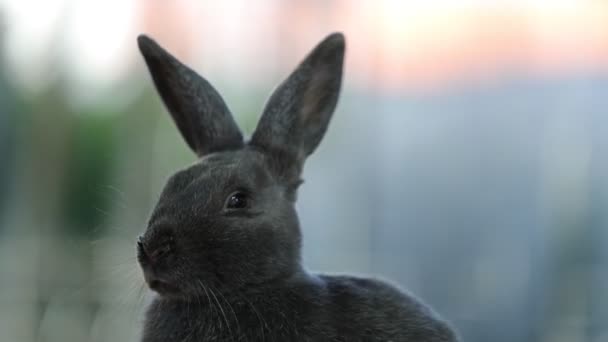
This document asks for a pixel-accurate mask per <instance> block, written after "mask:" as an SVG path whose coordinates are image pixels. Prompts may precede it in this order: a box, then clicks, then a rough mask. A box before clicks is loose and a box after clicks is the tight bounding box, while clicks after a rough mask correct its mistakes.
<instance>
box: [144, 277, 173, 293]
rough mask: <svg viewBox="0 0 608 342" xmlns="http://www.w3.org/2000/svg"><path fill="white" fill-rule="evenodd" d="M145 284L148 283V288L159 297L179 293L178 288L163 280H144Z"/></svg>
mask: <svg viewBox="0 0 608 342" xmlns="http://www.w3.org/2000/svg"><path fill="white" fill-rule="evenodd" d="M146 283H148V287H149V288H150V289H151V290H152V291H155V292H157V293H158V294H161V295H170V294H177V293H179V292H180V291H179V288H178V287H177V286H174V285H172V284H171V283H168V282H166V281H164V280H161V279H157V278H152V279H146Z"/></svg>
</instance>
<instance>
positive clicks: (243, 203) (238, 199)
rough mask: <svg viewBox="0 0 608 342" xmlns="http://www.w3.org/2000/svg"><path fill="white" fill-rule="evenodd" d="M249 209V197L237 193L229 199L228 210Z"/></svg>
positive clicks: (227, 202)
mask: <svg viewBox="0 0 608 342" xmlns="http://www.w3.org/2000/svg"><path fill="white" fill-rule="evenodd" d="M246 207H247V195H246V194H245V193H243V192H240V191H237V192H235V193H233V194H232V195H230V197H228V200H227V201H226V208H228V209H243V208H246Z"/></svg>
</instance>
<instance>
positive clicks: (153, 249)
mask: <svg viewBox="0 0 608 342" xmlns="http://www.w3.org/2000/svg"><path fill="white" fill-rule="evenodd" d="M172 250H173V247H172V239H170V240H167V241H163V242H162V243H160V244H158V245H156V246H150V244H146V243H145V242H144V239H143V237H142V236H140V237H139V238H138V239H137V251H138V253H139V256H140V260H146V261H149V262H150V263H156V262H158V261H159V260H161V259H163V258H165V257H167V256H168V255H169V254H170V253H171V251H172Z"/></svg>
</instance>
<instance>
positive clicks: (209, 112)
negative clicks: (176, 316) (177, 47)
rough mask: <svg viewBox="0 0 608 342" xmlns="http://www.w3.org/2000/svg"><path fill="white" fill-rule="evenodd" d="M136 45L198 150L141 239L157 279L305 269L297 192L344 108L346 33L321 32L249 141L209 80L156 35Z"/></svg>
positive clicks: (178, 283)
mask: <svg viewBox="0 0 608 342" xmlns="http://www.w3.org/2000/svg"><path fill="white" fill-rule="evenodd" d="M138 44H139V48H140V51H141V53H142V55H143V57H144V59H145V62H146V64H147V66H148V69H149V71H150V74H151V76H152V79H153V81H154V84H155V86H156V90H157V91H158V93H159V95H160V97H161V98H162V100H163V102H164V104H165V106H166V108H167V109H168V111H169V113H170V114H171V116H172V118H173V120H174V122H175V124H176V126H177V128H178V129H179V131H180V133H181V134H182V136H183V138H184V139H185V141H186V143H187V144H188V146H189V147H190V148H191V149H192V150H193V151H194V152H195V153H196V154H197V155H198V157H199V161H198V162H197V163H196V164H194V165H193V166H190V167H188V168H186V169H184V170H182V171H179V172H177V173H175V174H174V175H173V176H171V177H170V179H169V180H168V182H167V184H166V185H165V187H164V189H163V191H162V193H161V196H160V199H159V201H158V203H157V205H156V207H155V208H154V210H153V212H152V214H151V218H150V220H149V223H148V227H147V229H146V231H145V233H144V234H143V235H141V236H140V238H139V240H138V242H137V252H138V260H139V262H140V265H141V267H142V269H143V272H144V277H145V279H146V282H147V283H148V285H149V286H150V288H152V289H153V290H155V291H156V292H158V293H159V294H160V295H161V296H169V297H170V296H177V297H190V296H197V295H200V294H201V291H204V288H205V286H207V285H209V286H214V287H215V288H218V289H225V290H230V289H238V288H244V287H245V286H247V287H248V288H255V287H256V285H262V284H265V283H270V282H273V281H276V280H280V279H284V278H288V277H291V276H293V275H294V274H297V272H299V271H300V270H301V268H300V245H301V234H300V228H299V224H298V218H297V215H296V211H295V207H294V202H295V199H296V191H297V188H298V185H299V184H300V183H301V179H300V175H301V172H302V168H303V164H304V161H305V159H306V157H307V156H309V155H310V154H311V153H312V152H313V151H314V150H315V149H316V147H317V146H318V144H319V143H320V141H321V139H322V138H323V135H324V133H325V131H326V129H327V127H328V124H329V121H330V118H331V116H332V113H333V111H334V108H335V107H336V103H337V100H338V94H339V91H340V84H341V79H342V65H343V58H344V49H345V43H344V37H343V36H342V34H339V33H335V34H332V35H330V36H328V37H327V38H326V39H325V40H323V41H322V42H321V43H320V44H319V45H318V46H316V47H315V48H314V49H313V50H312V52H310V54H309V55H308V56H307V57H306V58H305V59H304V61H303V62H302V63H301V64H300V65H299V66H298V67H297V68H296V69H295V71H294V72H293V73H292V74H291V75H290V76H289V77H288V78H287V79H286V80H285V81H284V82H283V83H282V84H280V85H279V86H278V87H277V89H276V90H275V91H274V93H273V94H272V96H271V97H270V98H269V100H268V102H267V104H266V106H265V109H264V111H263V113H262V116H261V119H260V121H259V123H258V125H257V127H256V129H255V131H254V133H253V134H252V136H251V139H249V140H248V141H246V140H244V138H243V136H242V134H241V132H240V130H239V128H238V127H237V125H236V123H235V121H234V119H233V118H232V115H231V114H230V111H229V110H228V107H227V106H226V104H225V103H224V101H223V100H222V98H221V97H220V95H219V94H218V92H217V91H216V90H215V89H214V88H213V87H212V86H211V85H210V84H209V82H207V81H206V80H205V79H204V78H202V77H201V76H199V75H198V74H197V73H196V72H194V71H193V70H191V69H190V68H188V67H187V66H185V65H183V64H182V63H181V62H179V61H178V60H177V59H176V58H175V57H173V56H172V55H170V54H169V53H168V52H167V51H165V50H164V49H163V48H161V47H160V46H159V45H158V44H157V43H156V42H154V41H153V40H152V39H150V38H148V37H146V36H140V37H139V38H138Z"/></svg>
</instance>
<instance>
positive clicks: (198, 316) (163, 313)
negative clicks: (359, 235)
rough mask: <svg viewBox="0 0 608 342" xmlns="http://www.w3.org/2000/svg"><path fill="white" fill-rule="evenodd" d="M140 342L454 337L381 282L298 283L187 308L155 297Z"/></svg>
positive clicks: (440, 340)
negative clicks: (141, 341)
mask: <svg viewBox="0 0 608 342" xmlns="http://www.w3.org/2000/svg"><path fill="white" fill-rule="evenodd" d="M220 306H221V308H220ZM143 341H144V342H161V341H163V342H167V341H184V342H187V341H336V342H337V341H344V342H347V341H353V342H355V341H394V342H397V341H401V342H451V341H456V336H455V335H454V333H453V332H452V330H451V328H450V327H449V326H448V324H447V323H445V322H444V321H442V320H441V319H440V318H439V317H438V316H437V315H436V314H435V313H434V312H432V311H431V309H429V308H428V307H426V306H425V305H424V304H422V303H421V302H420V301H418V300H417V299H416V298H413V297H412V296H410V295H407V294H404V293H403V292H402V291H399V290H397V289H395V288H394V287H392V286H390V285H387V284H386V283H383V282H381V281H378V280H374V279H365V278H355V277H348V276H303V277H300V279H292V280H290V281H287V282H285V283H280V284H277V285H276V286H275V287H268V288H265V289H264V290H263V291H260V292H259V293H255V294H248V293H242V294H232V295H230V294H218V293H215V294H214V295H212V294H211V293H209V297H206V296H203V298H197V300H195V301H189V302H181V301H166V300H164V299H163V298H162V297H158V298H156V299H155V301H154V302H153V303H152V304H151V306H150V307H149V310H148V313H147V316H146V322H145V333H144V339H143Z"/></svg>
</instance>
